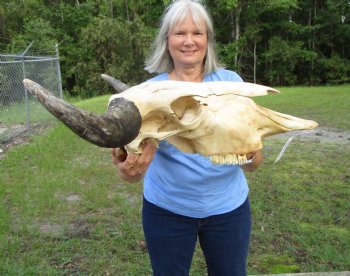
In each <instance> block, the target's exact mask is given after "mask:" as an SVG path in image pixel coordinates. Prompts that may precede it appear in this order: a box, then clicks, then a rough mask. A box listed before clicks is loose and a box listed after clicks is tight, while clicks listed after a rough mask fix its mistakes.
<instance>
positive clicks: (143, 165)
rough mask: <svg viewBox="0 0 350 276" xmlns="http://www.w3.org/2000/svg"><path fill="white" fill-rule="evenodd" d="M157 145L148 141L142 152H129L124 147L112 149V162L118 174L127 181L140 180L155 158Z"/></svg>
mask: <svg viewBox="0 0 350 276" xmlns="http://www.w3.org/2000/svg"><path fill="white" fill-rule="evenodd" d="M156 150H157V146H156V145H154V144H153V143H147V144H146V145H145V147H144V149H143V152H142V154H129V155H128V154H127V153H126V152H125V151H123V150H122V149H112V162H113V164H114V165H115V166H116V168H117V172H118V175H119V176H120V177H121V178H122V179H123V180H124V181H127V182H130V183H132V182H137V181H140V180H141V179H142V178H143V177H144V175H145V173H146V171H147V169H148V166H149V164H150V163H151V162H152V160H153V158H154V154H155V152H156Z"/></svg>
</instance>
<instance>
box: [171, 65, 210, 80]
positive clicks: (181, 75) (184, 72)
mask: <svg viewBox="0 0 350 276" xmlns="http://www.w3.org/2000/svg"><path fill="white" fill-rule="evenodd" d="M169 79H170V80H176V81H191V82H202V81H203V68H202V67H200V68H188V69H187V68H186V69H181V70H179V69H176V68H174V70H173V71H171V72H170V73H169Z"/></svg>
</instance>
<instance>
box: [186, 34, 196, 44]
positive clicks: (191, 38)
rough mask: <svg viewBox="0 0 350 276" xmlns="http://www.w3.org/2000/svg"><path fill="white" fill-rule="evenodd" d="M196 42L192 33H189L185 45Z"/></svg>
mask: <svg viewBox="0 0 350 276" xmlns="http://www.w3.org/2000/svg"><path fill="white" fill-rule="evenodd" d="M193 44H194V42H193V37H192V35H187V36H186V38H185V45H186V46H192V45H193Z"/></svg>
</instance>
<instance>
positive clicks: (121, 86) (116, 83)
mask: <svg viewBox="0 0 350 276" xmlns="http://www.w3.org/2000/svg"><path fill="white" fill-rule="evenodd" d="M101 78H102V79H103V80H105V81H106V82H107V83H108V84H109V85H110V86H112V87H113V88H114V90H115V91H117V93H121V92H124V91H125V90H127V89H129V88H130V86H129V85H127V84H125V83H123V82H121V81H120V80H117V79H115V78H113V77H111V76H109V75H106V74H101Z"/></svg>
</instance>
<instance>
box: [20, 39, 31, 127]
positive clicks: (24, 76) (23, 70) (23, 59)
mask: <svg viewBox="0 0 350 276" xmlns="http://www.w3.org/2000/svg"><path fill="white" fill-rule="evenodd" d="M33 43H34V41H32V42H31V43H30V44H29V46H28V47H27V49H25V50H24V52H23V53H22V55H21V57H22V73H23V78H22V79H25V78H26V66H25V62H24V61H25V57H24V56H25V54H26V53H27V52H28V50H29V48H30V47H32V45H33ZM23 87H24V86H23ZM24 95H25V99H26V107H27V131H30V103H29V97H28V91H27V89H26V88H25V87H24Z"/></svg>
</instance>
